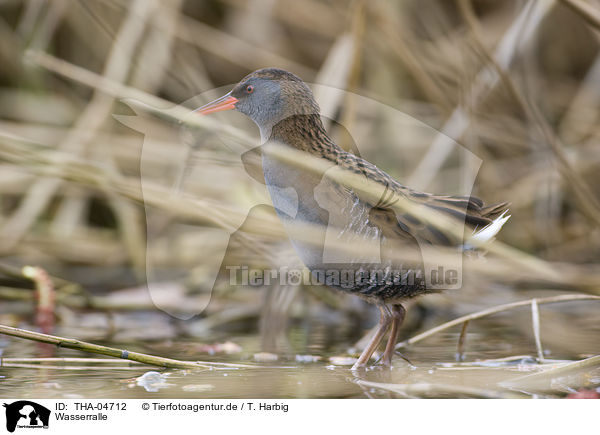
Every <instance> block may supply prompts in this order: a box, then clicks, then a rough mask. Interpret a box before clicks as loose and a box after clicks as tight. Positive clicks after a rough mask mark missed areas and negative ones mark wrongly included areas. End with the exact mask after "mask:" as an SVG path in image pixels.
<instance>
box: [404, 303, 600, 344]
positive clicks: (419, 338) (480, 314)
mask: <svg viewBox="0 0 600 435" xmlns="http://www.w3.org/2000/svg"><path fill="white" fill-rule="evenodd" d="M583 300H600V296H590V295H560V296H552V297H548V298H539V299H537V300H536V301H537V302H536V303H537V304H554V303H561V302H569V301H583ZM532 302H533V299H528V300H526V301H519V302H512V303H509V304H502V305H498V306H495V307H492V308H487V309H485V310H481V311H478V312H476V313H472V314H469V315H466V316H462V317H459V318H457V319H454V320H451V321H450V322H446V323H444V324H442V325H439V326H436V327H435V328H431V329H429V330H427V331H425V332H422V333H421V334H418V335H415V336H414V337H412V338H409V339H408V340H405V341H403V342H401V343H398V344H397V345H396V348H402V347H406V346H409V345H411V344H414V343H418V342H419V341H422V340H424V339H425V338H427V337H431V336H432V335H434V334H437V333H438V332H441V331H445V330H446V329H450V328H452V327H454V326H457V325H460V324H461V323H464V322H467V321H472V320H475V319H481V318H482V317H486V316H489V315H492V314H496V313H500V312H502V311H507V310H512V309H514V308H518V307H523V306H527V305H531V304H532Z"/></svg>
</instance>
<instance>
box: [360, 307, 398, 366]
mask: <svg viewBox="0 0 600 435" xmlns="http://www.w3.org/2000/svg"><path fill="white" fill-rule="evenodd" d="M379 311H381V315H380V317H379V328H378V329H377V332H375V335H373V338H371V340H370V341H369V344H367V346H366V347H365V349H364V350H363V351H362V353H361V354H360V356H359V357H358V360H357V361H356V362H355V363H354V365H353V366H352V370H356V369H359V368H362V367H365V366H366V365H367V363H368V362H369V359H370V358H371V355H373V352H375V350H376V349H377V346H379V343H381V340H383V337H384V335H385V333H386V332H387V330H388V329H389V328H390V324H391V323H392V312H391V311H390V309H389V307H388V306H386V305H380V306H379Z"/></svg>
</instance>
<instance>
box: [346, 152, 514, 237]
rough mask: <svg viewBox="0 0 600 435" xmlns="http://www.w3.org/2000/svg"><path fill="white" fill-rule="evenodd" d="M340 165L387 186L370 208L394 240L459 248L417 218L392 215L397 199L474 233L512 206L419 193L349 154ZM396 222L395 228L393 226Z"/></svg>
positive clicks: (434, 228)
mask: <svg viewBox="0 0 600 435" xmlns="http://www.w3.org/2000/svg"><path fill="white" fill-rule="evenodd" d="M338 165H339V166H341V167H343V168H345V169H347V170H351V171H352V172H355V173H359V174H362V175H364V176H365V177H367V178H368V179H370V180H373V181H375V182H377V183H379V184H381V185H383V186H385V189H384V194H383V195H382V198H381V199H380V200H379V201H378V202H377V203H376V204H370V205H371V206H372V211H371V213H370V219H371V221H372V222H373V223H374V224H376V225H378V226H380V228H382V229H383V228H387V231H388V232H389V231H390V229H392V228H393V233H394V236H395V237H397V238H400V239H406V240H408V239H409V238H412V237H414V238H416V239H417V240H419V241H420V242H425V243H429V244H433V245H442V246H451V245H454V244H456V243H453V242H452V241H451V238H450V237H448V236H447V235H446V234H444V233H443V232H442V231H440V230H439V229H438V228H436V227H435V226H433V225H431V224H428V223H427V222H426V221H425V220H424V219H422V218H420V217H419V216H418V215H415V214H413V213H408V212H406V213H401V214H400V213H394V212H392V210H391V209H390V206H391V205H392V204H393V203H394V195H398V196H401V197H402V198H404V199H408V200H410V201H412V202H414V203H415V204H419V205H423V206H425V210H426V209H427V208H431V210H435V211H437V212H439V213H442V214H444V215H446V216H448V217H451V218H454V219H456V220H457V221H458V222H459V223H462V224H464V225H465V226H467V227H468V228H471V229H480V228H485V227H487V226H488V225H490V224H492V222H493V221H494V218H496V217H498V216H500V215H502V213H503V212H505V211H506V210H507V208H508V206H509V204H508V203H506V202H503V203H499V204H493V205H490V206H485V205H484V203H483V201H482V200H481V199H479V198H476V197H472V196H471V197H469V196H443V195H434V194H430V193H423V192H418V191H415V190H412V189H410V188H409V187H406V186H404V185H402V184H400V183H399V182H398V181H396V180H395V179H394V178H392V177H391V176H390V175H388V174H387V173H385V172H384V171H382V170H381V169H379V168H378V167H377V166H375V165H373V164H372V163H369V162H367V161H366V160H364V159H362V158H360V157H357V156H354V155H353V154H349V153H347V154H345V155H342V156H340V158H339V160H338ZM394 219H395V220H396V225H395V226H394V225H392V220H394Z"/></svg>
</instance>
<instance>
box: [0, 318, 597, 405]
mask: <svg viewBox="0 0 600 435" xmlns="http://www.w3.org/2000/svg"><path fill="white" fill-rule="evenodd" d="M594 332H595V333H594ZM326 333H327V332H326V331H325V330H318V331H316V332H315V331H313V332H311V334H312V335H315V334H317V335H319V334H326ZM597 333H598V330H596V331H593V330H590V331H586V333H585V334H582V336H583V337H584V338H588V339H589V340H586V341H588V343H587V344H588V346H583V347H587V349H588V350H589V351H590V354H591V353H600V349H599V348H598V347H599V343H598V342H597V341H594V340H593V338H592V337H597V335H595V334H597ZM288 335H289V336H290V337H291V343H290V345H291V347H292V349H294V350H295V351H296V350H302V351H306V350H309V349H310V350H311V352H310V353H311V354H312V355H314V356H320V357H321V360H320V361H317V362H306V363H304V362H298V361H296V356H295V354H294V352H291V353H288V354H286V355H280V356H279V359H278V360H277V361H274V362H269V363H264V362H256V361H254V356H253V355H254V353H255V352H258V351H260V346H259V345H258V343H259V340H258V336H256V335H254V334H249V335H239V336H233V337H229V339H230V340H232V341H234V342H235V343H237V344H238V345H239V346H240V349H241V351H240V352H238V353H235V354H232V355H222V354H215V355H212V356H211V355H207V354H206V353H197V354H190V352H193V349H194V346H196V345H197V343H196V342H194V341H190V340H189V339H186V340H184V339H181V340H180V341H174V342H173V341H169V342H164V343H163V342H160V343H158V342H157V343H154V344H148V343H146V344H145V345H141V344H140V343H137V344H134V343H106V342H104V343H101V344H105V345H111V346H114V347H118V348H127V349H129V350H131V351H141V352H145V353H150V354H156V355H163V356H169V357H175V358H180V359H187V360H202V361H213V362H228V363H241V364H246V365H252V366H253V367H252V368H237V367H232V368H227V367H222V368H216V369H206V370H197V371H189V370H171V369H168V370H161V369H156V368H153V367H150V366H130V367H125V368H123V367H122V366H121V368H111V369H108V368H106V366H105V365H102V364H98V363H90V364H84V363H83V362H57V363H50V364H49V365H52V366H53V368H41V367H39V366H34V367H31V368H25V367H2V368H1V369H0V376H1V377H0V396H2V397H20V398H395V397H507V398H508V397H525V398H527V397H564V396H565V395H567V394H569V393H573V392H576V391H578V390H580V389H582V388H586V389H597V388H599V387H600V361H595V362H594V361H592V363H591V364H589V365H588V366H587V367H584V368H579V369H573V370H567V372H566V373H558V374H557V375H548V376H544V375H538V377H537V378H533V379H532V378H531V377H529V378H525V376H527V375H532V374H535V373H542V372H545V371H546V370H549V369H556V368H557V367H559V366H561V365H563V364H565V362H566V361H567V360H568V359H573V360H575V359H581V358H582V357H585V356H587V355H575V354H573V355H570V356H567V355H563V354H561V355H560V357H561V359H560V360H559V359H556V360H548V361H546V362H545V363H544V364H538V363H537V362H536V360H535V345H534V343H533V342H532V341H531V339H530V338H529V337H526V336H521V335H520V334H518V333H517V332H515V330H514V329H511V328H508V327H505V326H502V325H500V326H498V324H497V323H496V322H494V323H492V322H488V321H485V320H481V321H479V323H478V327H477V329H476V330H475V331H474V332H473V333H469V334H467V346H466V348H467V353H466V361H465V362H462V363H456V362H455V358H454V355H455V352H456V343H457V340H458V335H459V334H458V332H443V333H439V334H437V335H435V336H432V337H430V338H428V339H426V340H424V341H423V342H420V343H417V344H415V345H412V346H411V347H410V348H407V349H404V350H403V352H402V353H403V356H404V357H405V358H407V359H408V360H410V362H411V364H409V363H407V362H406V361H404V360H403V359H402V358H400V357H397V358H396V359H395V367H394V368H393V369H391V370H386V369H383V368H381V367H373V368H370V369H368V370H366V371H362V372H352V371H351V370H350V369H349V366H343V365H335V364H334V363H332V362H331V361H330V359H329V358H330V357H331V356H332V355H339V356H340V357H344V356H347V354H344V352H343V351H342V352H339V353H332V352H334V350H335V349H336V348H337V349H338V350H339V349H344V348H345V349H348V348H349V347H350V345H351V344H352V343H335V345H334V346H333V349H331V348H327V347H326V343H328V337H324V336H323V337H318V336H317V337H315V336H311V337H305V336H302V335H301V334H300V333H299V332H298V330H296V331H295V333H293V334H288ZM580 338H581V337H580ZM315 343H321V345H315ZM0 345H1V346H2V348H3V349H4V353H3V356H4V357H6V358H11V357H12V358H16V357H19V358H23V357H35V356H48V353H47V350H48V348H47V347H46V348H44V347H41V346H40V345H39V344H36V343H31V342H28V341H25V340H21V339H16V338H2V343H0ZM182 349H188V351H183V350H182ZM182 353H184V354H183V355H182ZM298 354H303V353H296V355H298ZM53 356H57V357H63V358H67V357H71V358H81V357H85V356H86V354H84V353H81V352H77V351H73V350H68V349H59V350H58V351H57V352H55V353H54V355H53ZM90 357H93V358H97V357H98V356H96V355H91V356H90ZM507 357H508V358H507ZM546 357H547V358H556V356H555V355H552V354H549V355H546ZM342 359H343V358H340V360H342ZM111 367H114V366H113V365H111ZM149 372H150V373H149ZM548 373H551V372H548ZM142 376H144V377H143V378H141V380H140V377H142Z"/></svg>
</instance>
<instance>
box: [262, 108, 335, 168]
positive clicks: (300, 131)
mask: <svg viewBox="0 0 600 435" xmlns="http://www.w3.org/2000/svg"><path fill="white" fill-rule="evenodd" d="M269 140H272V141H278V142H282V143H284V144H286V145H288V146H291V147H293V148H296V149H298V150H300V151H305V152H307V153H310V154H313V155H315V156H318V157H323V158H326V159H327V160H331V161H336V160H337V159H338V158H339V156H340V155H341V154H342V153H345V151H344V150H343V149H342V148H340V147H339V146H338V145H336V144H335V142H333V141H332V140H331V139H330V138H329V136H328V135H327V131H325V127H324V126H323V123H322V122H321V117H320V116H319V114H309V115H292V116H289V117H287V118H285V119H283V120H281V121H279V122H278V123H277V124H275V125H274V126H273V128H272V129H271V135H270V137H269Z"/></svg>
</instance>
